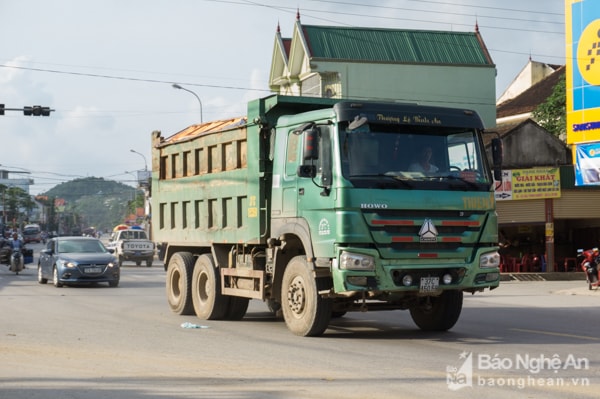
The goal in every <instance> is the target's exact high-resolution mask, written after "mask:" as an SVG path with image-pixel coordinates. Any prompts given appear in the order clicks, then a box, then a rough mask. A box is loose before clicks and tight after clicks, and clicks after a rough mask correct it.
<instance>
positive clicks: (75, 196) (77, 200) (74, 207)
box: [42, 177, 143, 230]
mask: <svg viewBox="0 0 600 399" xmlns="http://www.w3.org/2000/svg"><path fill="white" fill-rule="evenodd" d="M42 195H46V196H48V197H54V198H62V199H64V200H65V201H66V206H65V210H64V212H63V217H64V216H69V217H71V216H72V218H73V220H75V219H76V220H77V221H78V222H79V224H81V226H80V227H81V228H86V227H90V226H93V227H95V228H96V229H97V230H110V229H112V228H113V227H114V226H115V225H117V224H120V223H122V222H123V220H124V218H125V216H126V215H128V214H129V213H131V210H132V209H134V208H135V205H134V203H136V205H137V206H143V193H142V192H141V191H140V190H137V189H135V188H133V187H131V186H128V185H126V184H123V183H118V182H116V181H113V180H104V179H103V178H98V177H87V178H83V179H75V180H71V181H68V182H65V183H61V184H59V185H57V186H55V187H53V188H52V189H50V190H48V191H46V192H45V193H43V194H42ZM140 197H141V198H140Z"/></svg>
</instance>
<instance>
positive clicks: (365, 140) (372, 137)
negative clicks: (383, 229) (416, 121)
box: [339, 124, 491, 190]
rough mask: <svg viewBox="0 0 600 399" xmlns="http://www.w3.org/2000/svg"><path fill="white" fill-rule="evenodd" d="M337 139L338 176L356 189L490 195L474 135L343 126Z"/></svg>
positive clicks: (461, 131)
mask: <svg viewBox="0 0 600 399" xmlns="http://www.w3.org/2000/svg"><path fill="white" fill-rule="evenodd" d="M339 135H340V137H339V139H340V141H339V142H340V152H341V154H340V159H341V165H342V175H343V176H344V177H345V178H346V179H348V180H349V181H350V182H352V184H353V185H355V186H357V187H378V186H379V187H381V186H382V185H385V186H386V187H387V186H391V187H398V188H423V189H453V188H455V189H460V190H488V189H489V185H490V184H491V174H490V171H489V168H488V166H487V163H486V160H485V153H484V151H483V150H482V148H481V146H480V144H479V139H478V135H477V131H476V130H473V129H457V128H444V127H435V128H434V127H420V126H412V127H409V128H407V127H404V126H401V127H398V126H390V125H373V124H371V125H365V126H363V127H361V128H359V129H357V130H353V131H351V130H349V129H347V127H345V126H344V125H341V126H340V130H339ZM392 180H395V181H397V183H396V184H391V183H390V181H392ZM374 182H376V183H374ZM386 182H387V183H386Z"/></svg>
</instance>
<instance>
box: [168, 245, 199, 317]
mask: <svg viewBox="0 0 600 399" xmlns="http://www.w3.org/2000/svg"><path fill="white" fill-rule="evenodd" d="M193 268H194V256H193V255H192V254H191V253H189V252H176V253H174V254H173V257H172V258H171V260H170V261H169V266H168V267H167V280H166V281H167V284H166V288H167V302H168V303H169V307H170V308H171V310H172V311H173V312H174V313H177V314H180V315H192V314H194V305H193V304H192V295H191V286H192V272H193Z"/></svg>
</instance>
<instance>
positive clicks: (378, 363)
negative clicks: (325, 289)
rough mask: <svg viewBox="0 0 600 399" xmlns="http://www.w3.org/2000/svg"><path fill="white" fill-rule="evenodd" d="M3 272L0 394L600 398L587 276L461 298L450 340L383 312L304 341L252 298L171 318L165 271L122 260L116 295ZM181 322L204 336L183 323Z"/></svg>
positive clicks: (597, 336)
mask: <svg viewBox="0 0 600 399" xmlns="http://www.w3.org/2000/svg"><path fill="white" fill-rule="evenodd" d="M36 253H37V250H36ZM6 269H7V268H6V266H0V317H1V319H0V399H4V398H11V399H12V398H15V399H21V398H28V399H37V398H39V399H53V398H61V399H64V398H83V399H97V398H107V397H111V398H133V399H138V398H139V399H142V398H144V399H158V398H234V399H246V398H248V399H249V398H277V399H280V398H281V399H283V398H315V397H327V398H351V399H353V398H361V399H362V398H375V397H377V398H401V397H409V398H431V397H434V396H438V397H439V396H442V397H451V398H453V397H457V398H458V397H460V398H465V397H467V398H476V397H477V398H479V397H486V398H506V397H509V396H510V395H515V396H516V397H527V398H561V399H562V398H567V397H568V398H578V397H581V398H596V397H598V392H599V391H600V328H599V327H600V291H594V292H589V291H588V290H587V288H586V287H585V286H584V283H582V282H581V281H559V282H510V283H504V284H502V286H501V287H500V288H499V289H497V290H495V291H492V292H489V291H488V292H486V293H484V294H477V295H474V296H469V297H466V298H465V308H464V310H463V315H462V316H461V319H460V320H459V322H458V324H457V325H456V326H455V327H454V328H453V329H452V330H451V331H450V332H448V333H445V334H433V333H422V332H420V331H419V330H417V329H416V328H415V326H414V324H413V323H412V321H411V319H410V316H409V315H408V313H407V312H402V311H391V312H370V313H360V314H355V313H352V314H348V315H347V316H345V317H343V318H341V319H337V320H335V321H333V322H332V324H331V326H330V328H329V329H328V330H327V331H326V333H325V335H324V336H323V337H320V338H300V337H296V336H294V335H292V334H291V333H289V332H288V331H287V329H286V327H285V324H284V323H283V322H282V321H281V320H278V319H275V318H273V317H272V316H271V315H270V314H269V312H268V311H267V308H266V306H265V305H264V304H263V303H262V302H259V301H252V302H251V306H250V309H249V311H248V314H247V315H246V317H245V318H244V320H243V321H240V322H222V321H201V320H198V319H197V318H195V317H193V316H176V315H174V314H172V313H171V312H170V310H169V309H168V307H167V305H166V301H165V294H164V291H165V290H164V270H163V268H162V265H161V264H157V265H155V266H154V267H152V268H145V267H135V266H133V265H131V266H130V265H127V266H126V267H124V268H123V270H122V282H121V285H120V286H119V287H118V288H109V287H108V286H106V285H102V286H97V287H64V288H60V289H59V288H55V287H53V286H52V285H51V284H47V285H40V284H38V283H37V282H36V276H35V270H34V268H33V267H32V266H31V265H30V267H29V268H28V269H27V270H26V271H25V272H24V273H22V274H20V275H19V276H15V275H14V274H11V273H9V272H8V271H7V270H6ZM186 321H187V322H191V323H195V324H197V325H200V326H202V327H206V328H200V329H184V328H181V326H180V325H181V323H182V322H186ZM557 366H558V368H557ZM469 367H470V368H469ZM451 388H452V389H451ZM453 389H454V390H453Z"/></svg>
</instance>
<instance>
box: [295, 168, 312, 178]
mask: <svg viewBox="0 0 600 399" xmlns="http://www.w3.org/2000/svg"><path fill="white" fill-rule="evenodd" d="M296 173H297V174H298V177H309V178H311V179H312V178H314V177H316V176H317V167H316V166H315V165H300V166H298V170H297V172H296Z"/></svg>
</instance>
